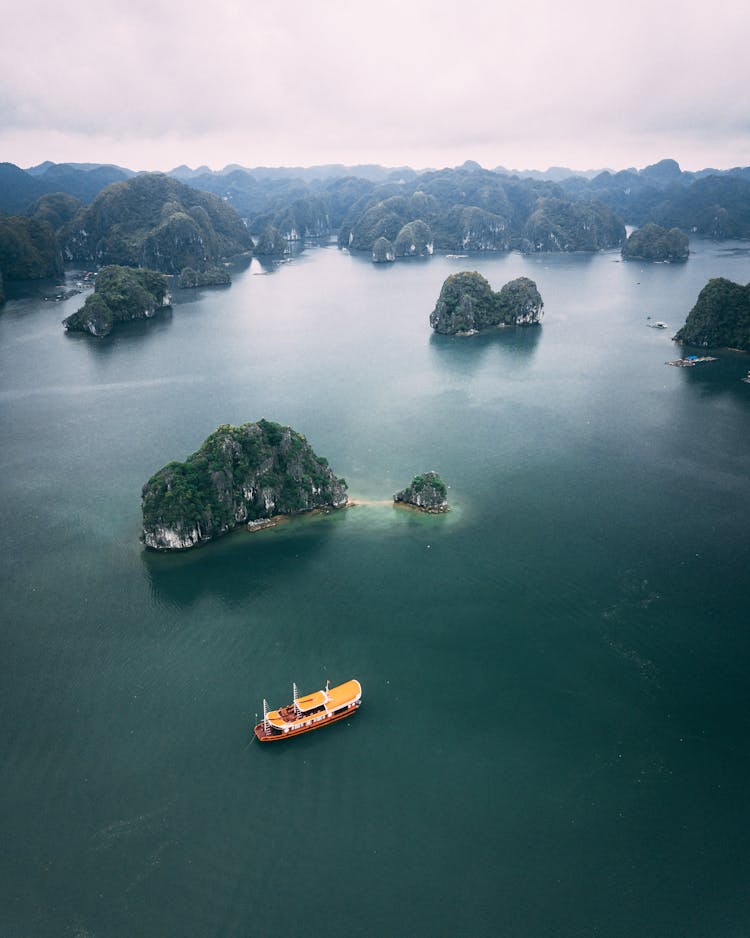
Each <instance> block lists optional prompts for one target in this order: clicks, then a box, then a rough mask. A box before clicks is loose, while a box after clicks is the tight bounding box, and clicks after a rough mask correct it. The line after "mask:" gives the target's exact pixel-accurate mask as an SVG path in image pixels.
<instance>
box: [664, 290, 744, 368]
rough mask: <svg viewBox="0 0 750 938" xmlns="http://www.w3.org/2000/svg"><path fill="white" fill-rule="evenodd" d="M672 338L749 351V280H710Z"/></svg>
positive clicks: (679, 340) (698, 344)
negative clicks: (746, 281) (742, 282)
mask: <svg viewBox="0 0 750 938" xmlns="http://www.w3.org/2000/svg"><path fill="white" fill-rule="evenodd" d="M675 339H676V340H677V341H678V342H684V343H685V344H686V345H695V346H699V347H702V348H738V349H745V350H747V351H750V283H748V284H746V285H745V286H744V287H743V286H742V284H739V283H734V282H733V281H732V280H727V279H726V278H725V277H714V278H713V279H712V280H709V281H708V283H707V284H706V286H705V287H704V288H703V289H702V290H701V292H700V293H699V294H698V300H697V302H696V304H695V306H694V307H693V308H692V309H691V310H690V312H689V313H688V317H687V320H686V322H685V325H684V326H683V327H682V329H680V331H679V332H678V333H677V335H676V336H675Z"/></svg>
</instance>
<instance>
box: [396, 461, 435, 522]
mask: <svg viewBox="0 0 750 938" xmlns="http://www.w3.org/2000/svg"><path fill="white" fill-rule="evenodd" d="M393 501H394V502H396V503H397V504H399V503H400V504H404V505H411V506H412V507H414V508H419V510H420V511H427V512H430V513H431V514H442V513H443V512H445V511H448V489H447V486H446V484H445V482H443V480H442V479H441V478H440V476H439V475H438V474H437V472H434V471H433V470H430V471H429V472H423V473H422V474H421V475H417V476H414V478H413V479H412V480H411V484H410V485H407V487H406V488H405V489H402V491H400V492H396V494H395V495H394V496H393Z"/></svg>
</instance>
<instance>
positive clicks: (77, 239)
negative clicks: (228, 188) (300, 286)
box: [61, 173, 252, 274]
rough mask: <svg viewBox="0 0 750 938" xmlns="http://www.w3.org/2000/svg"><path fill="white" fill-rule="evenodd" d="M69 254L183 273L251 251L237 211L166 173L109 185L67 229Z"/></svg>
mask: <svg viewBox="0 0 750 938" xmlns="http://www.w3.org/2000/svg"><path fill="white" fill-rule="evenodd" d="M61 237H62V239H63V242H64V249H65V256H66V258H67V259H68V260H71V261H79V262H82V263H86V264H91V265H96V264H123V265H127V266H131V267H149V268H151V269H153V270H159V271H161V272H162V273H166V274H179V273H180V271H181V270H182V269H183V268H185V267H192V268H193V269H195V270H205V269H206V268H207V267H215V266H217V265H218V264H219V262H220V261H221V260H222V259H223V258H224V257H230V256H232V255H235V254H240V253H243V252H246V251H250V250H252V239H251V237H250V233H249V232H248V230H247V228H246V226H245V224H244V223H243V221H242V219H241V218H240V217H239V215H237V213H236V212H235V211H234V209H233V208H231V207H230V206H229V205H227V204H226V203H225V202H223V201H222V200H221V199H220V198H218V197H217V196H215V195H211V194H210V193H208V192H199V191H198V190H197V189H192V188H190V186H186V185H184V184H183V183H181V182H178V181H177V180H176V179H171V178H169V177H168V176H165V175H163V174H161V173H142V174H140V175H138V176H134V177H133V178H132V179H128V180H127V181H126V182H116V183H113V184H112V185H111V186H108V187H107V188H106V189H104V190H103V191H102V192H100V193H99V195H98V196H97V197H96V199H94V201H93V202H92V204H91V205H89V206H87V207H86V208H84V209H82V210H81V211H80V212H79V213H78V214H77V215H76V216H75V218H74V219H72V221H70V222H69V223H68V224H67V225H66V226H65V228H64V229H63V231H62V232H61Z"/></svg>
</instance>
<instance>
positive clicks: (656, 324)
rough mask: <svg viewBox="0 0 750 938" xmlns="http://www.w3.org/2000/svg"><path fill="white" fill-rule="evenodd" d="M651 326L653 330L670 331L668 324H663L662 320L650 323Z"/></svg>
mask: <svg viewBox="0 0 750 938" xmlns="http://www.w3.org/2000/svg"><path fill="white" fill-rule="evenodd" d="M649 326H651V328H652V329H668V328H669V326H668V325H667V323H665V322H662V321H661V319H657V320H656V321H655V322H650V323H649Z"/></svg>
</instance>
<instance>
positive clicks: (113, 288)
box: [63, 265, 170, 336]
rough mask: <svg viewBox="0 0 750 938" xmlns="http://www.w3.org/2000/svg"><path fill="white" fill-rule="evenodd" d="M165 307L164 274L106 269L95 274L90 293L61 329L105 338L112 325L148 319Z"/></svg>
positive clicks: (152, 271) (124, 269) (120, 268)
mask: <svg viewBox="0 0 750 938" xmlns="http://www.w3.org/2000/svg"><path fill="white" fill-rule="evenodd" d="M169 304H170V296H169V293H168V292H167V278H166V277H165V276H164V274H160V273H157V272H156V271H155V270H133V269H132V268H130V267H118V266H116V265H110V266H109V267H103V268H102V269H101V270H100V271H99V273H98V275H97V278H96V285H95V287H94V292H93V293H92V294H90V295H89V296H87V297H86V302H85V303H84V304H83V306H82V307H81V308H80V309H79V310H78V311H77V312H75V313H73V315H72V316H68V318H67V319H63V325H64V326H65V328H66V329H67V330H68V331H69V332H88V333H90V334H91V335H95V336H105V335H109V333H110V332H111V331H112V329H113V328H114V326H115V325H116V323H118V322H127V321H128V320H131V319H150V318H151V317H152V316H153V315H154V314H155V313H156V312H157V310H159V309H163V308H164V307H168V306H169Z"/></svg>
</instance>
